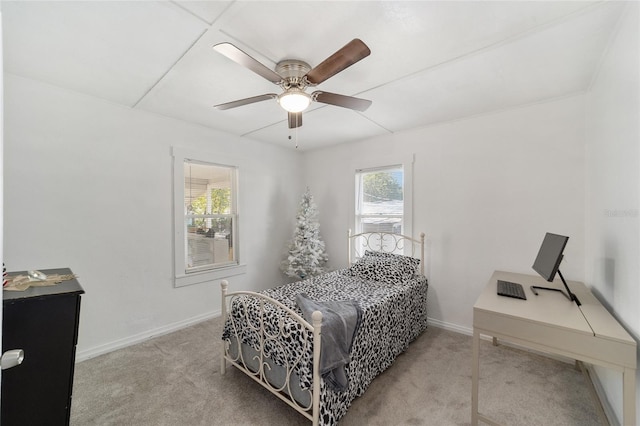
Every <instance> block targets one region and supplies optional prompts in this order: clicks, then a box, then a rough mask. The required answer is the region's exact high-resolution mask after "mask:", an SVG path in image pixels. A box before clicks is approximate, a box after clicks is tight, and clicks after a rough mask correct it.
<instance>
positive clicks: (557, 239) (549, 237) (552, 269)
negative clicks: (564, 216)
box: [533, 232, 569, 282]
mask: <svg viewBox="0 0 640 426" xmlns="http://www.w3.org/2000/svg"><path fill="white" fill-rule="evenodd" d="M567 241H569V237H565V236H564V235H557V234H552V233H550V232H547V234H546V235H545V236H544V240H542V245H541V246H540V250H539V251H538V256H537V257H536V261H535V262H533V270H534V271H536V272H537V273H539V274H540V276H542V278H544V279H545V280H547V281H549V282H552V281H553V280H554V278H555V277H556V272H558V268H559V267H560V262H561V261H562V252H563V251H564V248H565V247H566V245H567Z"/></svg>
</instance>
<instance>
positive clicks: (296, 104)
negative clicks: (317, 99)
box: [278, 88, 311, 112]
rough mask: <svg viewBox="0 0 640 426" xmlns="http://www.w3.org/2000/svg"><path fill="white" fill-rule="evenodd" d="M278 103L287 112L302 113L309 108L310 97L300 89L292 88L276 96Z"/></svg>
mask: <svg viewBox="0 0 640 426" xmlns="http://www.w3.org/2000/svg"><path fill="white" fill-rule="evenodd" d="M278 103H279V104H280V106H281V107H282V108H283V109H284V110H285V111H287V112H302V111H304V110H305V109H307V108H308V107H309V104H310V103H311V97H310V96H309V95H308V94H306V93H305V92H303V91H302V90H300V89H296V88H292V89H289V90H287V91H286V92H284V93H282V94H280V95H279V96H278Z"/></svg>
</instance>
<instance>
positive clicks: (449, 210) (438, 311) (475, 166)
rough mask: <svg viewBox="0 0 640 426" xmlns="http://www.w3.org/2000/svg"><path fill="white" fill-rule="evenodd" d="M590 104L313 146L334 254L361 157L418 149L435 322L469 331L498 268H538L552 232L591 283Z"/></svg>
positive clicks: (310, 179) (311, 175)
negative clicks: (587, 242) (587, 243)
mask: <svg viewBox="0 0 640 426" xmlns="http://www.w3.org/2000/svg"><path fill="white" fill-rule="evenodd" d="M584 102H585V99H584V96H582V95H578V96H574V97H570V98H566V99H561V100H556V101H550V102H546V103H540V104H536V105H531V106H527V107H523V108H518V109H513V110H509V111H504V112H498V113H494V114H489V115H484V116H480V117H475V118H470V119H466V120H460V121H456V122H452V123H447V124H442V125H437V126H433V127H428V128H423V129H417V130H414V131H409V132H403V133H398V134H394V135H391V136H385V137H378V138H375V139H370V140H365V141H362V142H358V143H351V144H347V145H338V146H335V147H330V148H326V149H323V150H317V151H311V152H308V153H306V154H305V156H304V162H305V163H304V164H305V166H304V169H305V173H306V179H305V180H306V182H307V183H308V184H309V185H310V187H311V188H312V190H313V191H314V194H316V201H317V203H318V205H319V210H320V216H321V230H322V232H323V235H324V236H325V239H326V241H327V246H328V252H329V256H330V262H331V263H332V265H333V266H334V267H339V266H344V265H345V259H346V245H345V244H344V242H343V241H344V233H345V232H346V231H345V230H346V229H347V228H348V227H350V226H351V227H352V226H353V225H352V224H350V223H349V217H350V209H352V208H353V206H352V205H351V203H350V202H349V200H350V199H351V196H350V194H351V191H353V190H354V188H353V187H352V185H348V184H345V182H353V180H354V179H353V173H354V169H353V166H352V165H353V164H354V163H355V162H356V161H358V159H362V158H365V159H368V160H371V161H374V160H376V159H377V160H378V161H379V162H380V163H379V164H380V165H384V164H386V163H385V162H386V161H393V160H392V158H396V157H400V156H408V155H411V154H415V163H414V199H413V205H414V211H413V218H414V221H413V222H414V223H413V232H414V234H415V235H418V234H419V233H420V232H422V231H423V232H425V233H426V235H427V240H428V249H427V252H428V253H427V255H428V257H429V259H428V261H427V265H426V266H427V276H428V278H429V302H428V313H429V317H430V319H431V320H432V322H433V323H440V325H443V326H445V327H449V328H452V329H458V330H460V331H464V332H470V331H471V327H472V319H473V310H472V307H473V304H474V303H475V301H476V299H477V297H478V295H479V294H480V292H481V290H482V289H483V288H484V286H485V285H486V283H487V281H488V279H489V277H490V276H491V273H492V272H493V270H495V269H500V270H508V271H514V272H524V273H535V272H533V270H532V269H531V265H533V261H534V259H535V256H536V254H537V252H538V248H539V247H540V243H541V242H542V238H543V237H544V234H545V232H547V231H549V232H555V233H559V234H563V235H568V236H570V240H569V244H568V246H567V250H566V252H565V262H564V263H563V265H562V272H563V274H564V276H565V277H566V278H567V279H570V280H580V281H582V280H583V279H584V235H583V234H584ZM386 158H388V159H389V160H386Z"/></svg>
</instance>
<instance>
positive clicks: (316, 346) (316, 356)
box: [311, 311, 322, 426]
mask: <svg viewBox="0 0 640 426" xmlns="http://www.w3.org/2000/svg"><path fill="white" fill-rule="evenodd" d="M311 319H312V320H313V324H312V325H313V419H312V422H313V426H318V424H319V423H320V345H321V341H320V334H321V330H322V312H320V311H315V312H313V314H311Z"/></svg>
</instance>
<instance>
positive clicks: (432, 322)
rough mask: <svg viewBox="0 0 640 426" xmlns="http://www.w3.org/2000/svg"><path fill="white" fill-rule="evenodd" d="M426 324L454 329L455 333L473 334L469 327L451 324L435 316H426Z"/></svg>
mask: <svg viewBox="0 0 640 426" xmlns="http://www.w3.org/2000/svg"><path fill="white" fill-rule="evenodd" d="M427 324H428V325H432V326H434V327H438V328H442V329H445V330H449V331H455V332H456V333H460V334H466V335H467V336H473V329H471V328H469V327H462V326H459V325H457V324H451V323H449V322H444V321H440V320H438V319H435V318H429V317H427Z"/></svg>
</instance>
